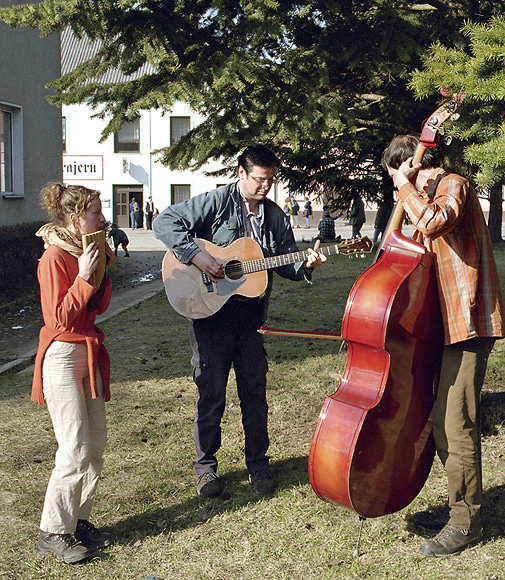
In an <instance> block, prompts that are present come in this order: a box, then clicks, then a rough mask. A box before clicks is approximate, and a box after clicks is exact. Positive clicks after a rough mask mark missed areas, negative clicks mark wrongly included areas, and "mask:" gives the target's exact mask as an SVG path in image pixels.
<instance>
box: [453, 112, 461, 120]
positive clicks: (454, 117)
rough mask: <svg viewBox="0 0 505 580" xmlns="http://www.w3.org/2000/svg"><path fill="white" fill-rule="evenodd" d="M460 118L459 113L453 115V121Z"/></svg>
mask: <svg viewBox="0 0 505 580" xmlns="http://www.w3.org/2000/svg"><path fill="white" fill-rule="evenodd" d="M460 117H461V115H460V114H459V113H453V114H452V115H451V119H452V120H453V121H457V120H458V119H459V118H460Z"/></svg>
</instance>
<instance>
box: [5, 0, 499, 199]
mask: <svg viewBox="0 0 505 580" xmlns="http://www.w3.org/2000/svg"><path fill="white" fill-rule="evenodd" d="M500 9H501V2H499V1H498V0H483V1H480V2H477V3H475V2H470V3H469V2H466V1H464V0H450V1H448V2H446V1H442V0H431V1H430V2H429V3H423V4H412V3H411V2H406V1H404V0H188V1H185V2H181V1H180V0H44V1H42V2H40V3H35V4H24V5H21V6H17V7H11V8H8V9H4V10H0V18H2V19H4V20H5V21H7V22H8V23H9V24H11V25H12V26H31V27H34V28H35V27H38V28H40V29H41V31H42V33H44V34H48V33H50V32H51V31H62V30H63V29H64V28H65V27H70V28H71V29H72V31H73V32H74V34H76V35H77V36H79V37H81V36H83V35H86V36H87V37H89V39H90V40H92V41H94V40H99V41H100V43H101V48H100V50H99V51H98V53H97V54H96V56H95V57H94V58H92V59H90V60H89V61H88V62H86V63H84V64H83V65H81V66H79V67H78V68H77V69H76V70H74V71H73V72H71V73H69V74H67V75H65V76H63V77H62V78H60V79H56V80H55V82H54V83H53V85H52V86H53V88H54V94H53V96H52V97H51V99H52V102H54V103H55V104H62V103H65V104H72V103H82V102H86V103H88V104H89V105H90V106H91V107H93V108H94V109H95V111H96V114H97V115H98V116H100V117H102V118H104V119H105V120H106V122H107V123H106V126H105V130H104V133H103V138H105V137H107V136H108V135H110V134H111V133H113V132H114V131H117V130H118V129H119V128H120V127H121V125H122V124H123V123H124V122H125V121H131V120H133V119H134V118H136V117H138V116H139V114H140V112H141V111H142V110H146V109H150V108H158V109H160V110H162V111H167V112H168V111H169V110H170V107H171V106H172V105H173V104H174V102H176V101H178V100H180V101H184V102H186V103H187V104H188V105H190V106H191V107H192V109H193V110H195V111H196V112H198V113H200V114H201V115H202V116H203V117H204V118H205V121H204V122H203V123H202V124H201V125H199V126H197V127H195V128H194V129H192V131H190V133H188V134H187V135H186V136H185V137H184V138H182V139H181V140H180V141H179V143H177V144H176V145H173V146H170V147H166V148H164V149H163V150H161V151H159V152H158V153H159V156H160V159H161V161H162V162H163V163H164V164H166V165H167V166H169V167H170V168H172V169H184V168H191V169H196V168H200V167H202V166H203V164H204V163H205V162H206V161H208V160H215V159H219V160H221V161H223V162H224V164H225V165H226V164H228V166H229V167H230V168H231V167H232V166H233V165H234V161H235V159H236V155H237V153H238V152H239V151H240V150H241V149H243V148H244V146H246V145H247V144H250V143H255V142H260V143H264V144H266V145H268V146H270V147H272V148H273V149H274V150H275V151H277V152H278V153H279V155H280V156H281V158H282V160H283V165H284V168H283V173H282V175H281V177H283V178H284V179H286V180H287V181H288V183H289V186H290V188H291V189H292V190H301V189H303V190H305V191H306V192H316V193H318V194H321V195H324V196H325V198H326V199H332V200H333V205H334V207H335V209H338V208H340V209H346V208H347V207H348V204H349V199H350V198H351V196H352V194H353V192H355V191H359V192H361V193H362V195H363V196H364V197H365V199H375V198H377V196H378V195H379V193H380V192H381V190H383V189H385V188H387V189H390V188H391V183H390V180H389V178H387V177H386V176H385V175H384V173H383V172H382V170H381V169H380V155H381V152H382V150H383V149H384V146H385V145H386V144H387V142H389V141H390V139H391V138H392V137H393V136H394V135H396V134H397V133H399V132H415V131H417V132H418V131H419V130H420V128H421V123H422V121H423V120H424V119H425V118H426V117H427V116H428V115H429V113H430V112H431V111H432V110H433V109H434V108H435V106H436V104H437V102H438V101H437V97H436V91H435V90H432V91H431V94H430V98H429V99H426V100H423V101H418V102H416V101H415V100H414V99H413V96H412V93H411V92H410V91H409V89H408V79H409V74H410V73H411V71H412V70H414V69H415V68H416V67H417V68H419V67H420V66H421V62H422V61H421V55H422V53H423V51H424V50H425V49H426V48H427V47H429V46H430V45H431V44H432V43H433V42H434V40H435V39H440V40H441V42H444V41H451V42H456V43H457V42H460V43H462V41H463V38H462V36H461V33H460V28H461V24H462V23H463V21H464V19H472V20H475V21H476V20H478V19H482V18H484V17H486V16H489V15H491V14H492V13H493V10H500ZM477 12H478V13H477ZM145 63H149V64H150V65H151V66H152V67H153V69H154V72H152V73H150V74H147V75H145V76H143V77H142V78H140V79H136V80H131V81H128V82H122V83H118V84H116V85H107V84H104V83H103V82H100V76H101V75H102V74H103V73H104V72H105V71H107V70H108V69H109V68H110V67H117V68H119V69H120V70H122V71H123V72H124V73H126V74H128V73H133V72H135V71H138V70H140V69H141V67H142V66H144V64H145Z"/></svg>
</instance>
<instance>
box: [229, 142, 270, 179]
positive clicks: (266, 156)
mask: <svg viewBox="0 0 505 580" xmlns="http://www.w3.org/2000/svg"><path fill="white" fill-rule="evenodd" d="M237 165H238V166H239V167H243V168H244V169H245V170H246V173H249V172H250V171H251V168H252V167H253V165H257V166H259V167H269V168H270V169H274V170H277V169H279V167H280V165H281V161H280V159H279V158H278V157H277V155H276V154H275V153H274V152H273V151H270V149H268V147H265V146H264V145H250V146H249V147H246V148H245V149H244V152H243V153H242V154H241V155H240V157H239V158H238V162H237Z"/></svg>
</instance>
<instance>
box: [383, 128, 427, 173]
mask: <svg viewBox="0 0 505 580" xmlns="http://www.w3.org/2000/svg"><path fill="white" fill-rule="evenodd" d="M418 145H419V137H416V136H415V135H397V136H396V137H395V138H394V139H393V140H392V141H391V143H390V144H389V145H388V146H387V147H386V149H384V152H383V153H382V158H381V165H382V167H383V168H384V169H385V170H386V171H387V168H388V167H391V168H392V169H398V168H399V167H400V165H401V164H402V163H403V162H404V161H405V160H407V159H408V158H409V157H413V156H414V153H415V152H416V149H417V146H418ZM436 159H437V155H436V152H435V149H432V148H429V149H426V151H425V152H424V156H423V161H422V167H423V169H426V168H427V167H435V166H436V164H437V161H436Z"/></svg>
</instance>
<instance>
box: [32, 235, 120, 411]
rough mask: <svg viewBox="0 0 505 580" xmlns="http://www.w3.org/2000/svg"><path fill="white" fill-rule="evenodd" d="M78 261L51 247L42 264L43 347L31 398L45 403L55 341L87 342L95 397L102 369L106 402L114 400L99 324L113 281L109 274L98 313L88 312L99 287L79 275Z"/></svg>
mask: <svg viewBox="0 0 505 580" xmlns="http://www.w3.org/2000/svg"><path fill="white" fill-rule="evenodd" d="M78 272H79V264H78V261H77V258H75V257H74V256H72V255H71V254H69V253H68V252H66V251H65V250H63V249H62V248H60V247H59V246H56V245H51V246H49V247H48V248H47V249H46V250H45V252H44V253H43V254H42V257H41V259H40V262H39V266H38V269H37V275H38V279H39V284H40V302H41V306H42V315H43V317H44V325H45V326H43V327H42V329H41V331H40V335H39V347H38V350H37V355H36V357H35V370H34V373H33V383H32V394H31V399H32V401H35V402H37V403H39V404H43V403H44V390H43V380H42V363H43V360H44V355H45V353H46V351H47V349H48V347H49V345H50V344H51V343H52V342H53V340H61V341H62V342H83V343H86V345H87V349H88V367H89V377H90V386H91V396H92V398H97V397H98V390H97V384H96V369H97V366H98V367H99V368H100V374H101V375H102V380H103V387H104V399H105V400H106V401H108V400H109V399H110V358H109V354H108V352H107V350H106V348H105V346H104V344H103V340H104V334H103V332H102V331H101V330H100V328H98V326H96V325H95V319H96V315H97V314H102V312H105V310H107V307H108V306H109V302H110V297H111V280H110V277H109V276H108V275H106V280H105V281H104V282H103V284H105V285H106V286H105V292H104V293H103V297H102V299H101V300H100V301H99V303H98V306H97V308H96V310H93V311H90V310H88V302H89V301H90V300H91V298H92V297H93V295H94V294H95V287H94V286H93V285H92V284H89V283H88V282H86V281H85V280H83V279H82V278H80V277H79V276H78V275H77V274H78Z"/></svg>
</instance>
